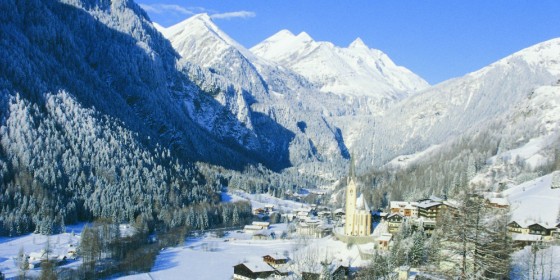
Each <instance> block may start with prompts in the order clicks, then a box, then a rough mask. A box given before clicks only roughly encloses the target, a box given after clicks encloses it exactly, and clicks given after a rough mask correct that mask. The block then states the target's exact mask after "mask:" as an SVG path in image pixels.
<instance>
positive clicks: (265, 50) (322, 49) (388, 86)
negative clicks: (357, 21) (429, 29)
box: [251, 30, 429, 100]
mask: <svg viewBox="0 0 560 280" xmlns="http://www.w3.org/2000/svg"><path fill="white" fill-rule="evenodd" d="M251 51H252V52H253V53H254V54H256V55H257V56H260V57H262V58H265V59H267V60H270V61H274V62H276V63H279V64H280V65H282V66H284V67H287V68H289V69H292V70H294V71H295V72H297V73H299V74H301V75H303V76H304V77H306V78H307V79H309V80H310V81H311V82H313V83H314V84H315V85H317V86H318V87H319V88H320V89H321V91H323V92H333V93H336V94H340V95H349V96H354V97H359V96H369V97H373V98H375V99H378V100H381V99H389V100H398V99H401V98H403V97H405V96H407V95H408V94H410V93H414V92H416V91H419V90H421V89H424V88H426V87H428V86H429V85H428V83H427V82H426V81H424V80H423V79H422V78H420V77H419V76H417V75H415V74H414V73H412V72H411V71H410V70H408V69H406V68H404V67H402V66H397V65H395V63H393V61H391V59H390V58H389V57H388V56H387V55H386V54H384V53H383V52H381V51H379V50H376V49H370V48H369V47H368V46H366V45H365V44H364V42H363V41H362V40H361V39H360V38H357V39H356V40H355V41H354V42H352V43H351V44H350V45H349V46H348V47H347V48H341V47H337V46H335V45H333V44H332V43H330V42H316V41H314V40H313V39H312V38H311V37H310V36H309V35H308V34H307V33H305V32H302V33H300V34H298V35H297V36H296V35H294V34H292V33H291V32H290V31H288V30H282V31H280V32H278V33H276V34H275V35H273V36H271V37H270V38H268V39H266V40H264V41H263V42H261V43H259V44H258V45H256V46H254V47H253V48H251Z"/></svg>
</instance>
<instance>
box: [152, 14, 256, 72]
mask: <svg viewBox="0 0 560 280" xmlns="http://www.w3.org/2000/svg"><path fill="white" fill-rule="evenodd" d="M162 33H163V35H164V36H165V37H166V38H167V39H169V40H170V41H171V43H172V44H173V47H174V48H175V50H177V52H178V53H179V54H180V55H181V56H182V57H183V58H185V59H187V60H190V61H193V62H195V63H197V64H200V65H201V66H204V67H209V66H210V64H211V63H212V60H214V59H218V60H219V59H220V55H223V54H224V52H225V51H226V50H227V49H231V48H233V49H236V50H237V51H239V52H241V53H242V54H243V56H245V57H253V55H252V53H251V52H249V51H248V50H247V49H246V48H245V47H243V46H241V45H240V44H239V43H237V42H236V41H235V40H233V39H232V38H231V37H229V36H228V35H227V34H226V33H225V32H223V31H222V30H220V28H219V27H218V26H217V25H216V24H215V23H214V22H213V21H212V19H211V17H210V16H209V15H208V14H197V15H194V16H192V17H190V18H188V19H186V20H184V21H182V22H180V23H178V24H176V25H173V26H171V27H169V28H166V29H164V30H162Z"/></svg>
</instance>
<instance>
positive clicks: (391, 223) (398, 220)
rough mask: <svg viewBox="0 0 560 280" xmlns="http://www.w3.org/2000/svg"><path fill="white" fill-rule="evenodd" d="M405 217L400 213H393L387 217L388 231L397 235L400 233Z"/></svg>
mask: <svg viewBox="0 0 560 280" xmlns="http://www.w3.org/2000/svg"><path fill="white" fill-rule="evenodd" d="M403 220H404V216H403V215H401V214H399V213H393V214H390V215H389V216H387V230H388V231H389V233H396V232H398V231H399V229H400V227H401V224H402V222H403Z"/></svg>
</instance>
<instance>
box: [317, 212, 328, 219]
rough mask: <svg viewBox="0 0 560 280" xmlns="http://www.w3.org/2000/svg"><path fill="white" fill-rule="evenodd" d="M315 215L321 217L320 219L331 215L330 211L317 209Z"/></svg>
mask: <svg viewBox="0 0 560 280" xmlns="http://www.w3.org/2000/svg"><path fill="white" fill-rule="evenodd" d="M317 217H319V218H321V219H328V218H330V217H331V212H330V211H319V212H317Z"/></svg>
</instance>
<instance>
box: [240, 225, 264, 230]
mask: <svg viewBox="0 0 560 280" xmlns="http://www.w3.org/2000/svg"><path fill="white" fill-rule="evenodd" d="M243 229H245V230H261V229H262V227H261V226H255V225H246V226H245V227H243Z"/></svg>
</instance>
